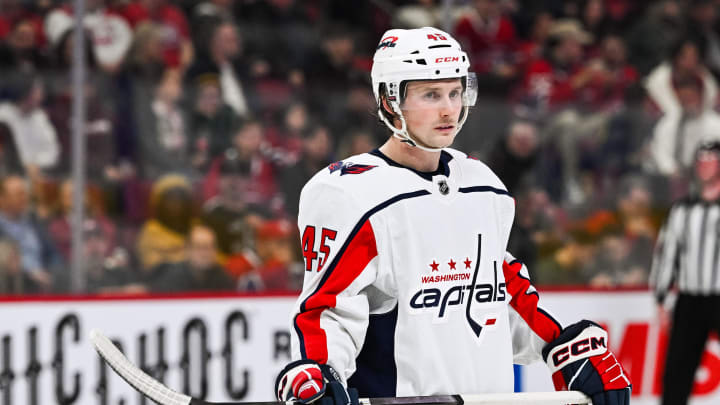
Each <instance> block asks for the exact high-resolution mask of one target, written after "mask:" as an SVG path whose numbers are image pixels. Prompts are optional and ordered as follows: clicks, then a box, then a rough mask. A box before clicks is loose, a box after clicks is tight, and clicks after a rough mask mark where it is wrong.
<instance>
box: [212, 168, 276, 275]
mask: <svg viewBox="0 0 720 405" xmlns="http://www.w3.org/2000/svg"><path fill="white" fill-rule="evenodd" d="M236 176H237V173H236V172H235V171H234V170H232V167H226V168H225V169H224V170H221V171H220V178H219V183H220V184H219V191H218V194H217V195H215V196H214V197H212V198H211V199H209V200H208V201H207V202H206V203H205V204H204V205H203V209H202V216H201V220H202V223H203V224H205V225H207V226H208V227H210V229H212V230H213V232H214V234H215V235H216V237H217V245H218V253H219V261H220V262H221V263H222V264H224V266H225V268H226V269H227V270H228V272H229V273H230V274H231V275H232V276H233V277H234V278H236V279H237V278H239V277H241V276H243V275H244V274H245V273H247V272H248V271H250V270H251V269H252V268H253V267H254V266H256V265H257V263H258V260H257V257H256V254H255V251H254V249H255V229H256V228H257V227H258V226H259V225H260V224H261V223H262V222H263V221H264V219H263V216H262V215H260V214H258V213H256V212H253V211H252V210H251V209H250V208H249V207H248V206H247V204H246V203H245V201H244V199H243V195H242V194H243V190H242V189H241V188H238V187H236V183H237V182H236Z"/></svg>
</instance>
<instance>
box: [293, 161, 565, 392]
mask: <svg viewBox="0 0 720 405" xmlns="http://www.w3.org/2000/svg"><path fill="white" fill-rule="evenodd" d="M514 211H515V203H514V200H513V198H512V197H511V196H510V195H509V194H508V192H507V190H506V189H505V187H504V185H503V184H502V182H501V181H500V180H499V179H498V177H497V176H496V175H495V174H494V173H493V172H492V171H491V170H490V169H489V168H488V167H487V166H486V165H484V164H483V163H481V162H479V161H477V160H474V159H471V158H468V157H467V156H466V155H465V154H463V153H462V152H459V151H456V150H453V149H445V150H443V152H442V153H441V159H440V167H439V168H438V170H437V171H436V172H434V173H421V172H417V171H415V170H413V169H410V168H407V167H404V166H401V165H399V164H398V163H396V162H394V161H392V160H390V159H389V158H388V157H386V156H385V155H383V154H382V153H381V152H380V151H379V150H375V151H373V152H371V153H366V154H362V155H357V156H353V157H350V158H348V159H345V160H343V161H340V162H336V163H333V164H331V165H330V166H328V167H327V168H325V169H323V170H322V171H320V172H319V173H317V174H316V175H315V176H314V177H313V178H312V179H311V180H310V181H309V182H308V183H307V184H306V185H305V187H304V189H303V191H302V194H301V197H300V213H299V218H298V225H299V228H300V234H301V242H302V248H303V255H304V258H305V270H306V274H305V280H304V287H303V292H302V294H301V296H300V298H299V300H298V302H297V304H296V307H295V311H294V313H293V315H292V330H293V332H294V333H293V334H292V348H293V358H294V359H300V358H306V359H312V360H315V361H317V362H319V363H321V364H322V363H327V364H329V365H331V366H332V367H333V368H335V370H337V371H338V373H339V374H340V376H341V378H344V379H345V380H346V381H347V382H348V385H349V386H351V387H355V388H358V390H359V391H360V395H361V396H371V397H382V396H415V395H435V394H471V393H488V392H512V390H513V362H514V363H519V364H527V363H530V362H533V361H536V360H539V359H541V354H540V352H541V349H542V347H543V346H544V345H545V343H546V342H548V341H550V340H553V339H554V338H555V337H557V336H558V335H559V333H560V330H561V327H560V325H559V324H558V323H557V322H556V321H555V320H554V319H553V318H552V317H551V316H549V315H548V314H547V313H546V312H545V311H543V310H541V309H540V308H539V307H538V305H537V304H538V295H537V293H536V292H535V290H534V288H533V287H532V286H531V284H530V281H529V279H528V275H527V270H526V269H525V268H524V266H523V265H522V264H521V263H519V262H517V261H515V260H514V258H512V256H510V255H509V254H507V253H506V251H505V249H506V245H507V241H508V237H509V234H510V228H511V225H512V222H513V216H514Z"/></svg>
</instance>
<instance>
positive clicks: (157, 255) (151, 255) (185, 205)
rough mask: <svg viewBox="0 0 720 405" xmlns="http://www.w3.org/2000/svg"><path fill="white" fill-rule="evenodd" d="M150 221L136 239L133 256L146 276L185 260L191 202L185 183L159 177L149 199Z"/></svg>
mask: <svg viewBox="0 0 720 405" xmlns="http://www.w3.org/2000/svg"><path fill="white" fill-rule="evenodd" d="M150 210H151V218H150V219H149V220H148V221H146V222H145V224H143V226H142V229H141V230H140V234H139V235H138V238H137V255H138V259H139V260H140V266H141V268H142V270H143V272H144V277H146V276H147V275H148V274H149V273H148V272H149V271H150V270H151V269H152V268H153V267H155V266H156V265H157V264H160V263H174V262H180V261H183V260H185V258H186V251H185V242H186V240H187V235H188V233H189V231H190V224H191V221H192V218H193V201H192V193H191V189H190V185H189V183H188V181H187V180H186V179H185V178H184V177H181V176H178V175H165V176H163V177H161V178H159V179H158V180H157V181H156V182H155V183H154V184H153V188H152V194H151V196H150Z"/></svg>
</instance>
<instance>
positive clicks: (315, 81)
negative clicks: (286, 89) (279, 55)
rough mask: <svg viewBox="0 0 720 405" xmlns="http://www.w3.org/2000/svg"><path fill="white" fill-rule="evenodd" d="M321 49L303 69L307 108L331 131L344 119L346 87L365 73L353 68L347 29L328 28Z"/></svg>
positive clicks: (352, 47)
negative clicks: (321, 118) (321, 119)
mask: <svg viewBox="0 0 720 405" xmlns="http://www.w3.org/2000/svg"><path fill="white" fill-rule="evenodd" d="M320 45H321V49H319V50H317V51H316V52H315V53H313V54H312V56H310V57H309V58H308V64H307V65H306V66H305V68H304V71H305V74H306V78H307V80H306V85H305V87H306V89H307V91H308V97H307V100H308V103H309V104H308V106H309V107H310V111H311V113H312V115H314V116H318V117H323V120H324V121H325V122H326V123H327V124H328V125H329V126H330V127H332V128H337V127H341V126H342V124H343V122H344V119H345V113H346V111H345V106H346V101H347V97H348V90H347V87H348V83H354V82H355V81H356V80H357V79H358V78H360V77H365V75H366V74H367V73H366V72H362V71H361V70H360V69H358V66H356V65H355V63H356V59H355V58H356V55H355V37H354V35H353V33H352V32H351V31H350V29H349V28H348V27H347V26H344V25H339V24H335V25H331V26H329V27H328V28H327V29H325V30H324V32H323V36H322V38H321V42H320Z"/></svg>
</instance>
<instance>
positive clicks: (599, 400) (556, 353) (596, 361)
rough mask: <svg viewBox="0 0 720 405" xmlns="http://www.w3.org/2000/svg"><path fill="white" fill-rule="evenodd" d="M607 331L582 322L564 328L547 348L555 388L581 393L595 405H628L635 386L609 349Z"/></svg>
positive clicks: (586, 321) (544, 349)
mask: <svg viewBox="0 0 720 405" xmlns="http://www.w3.org/2000/svg"><path fill="white" fill-rule="evenodd" d="M607 341H608V336H607V331H605V329H603V328H602V327H600V325H598V324H596V323H595V322H591V321H588V320H582V321H580V322H578V323H574V324H572V325H570V326H568V327H567V328H565V329H563V331H562V333H560V336H558V337H557V339H555V340H553V341H552V342H550V343H548V344H547V345H545V347H544V348H543V350H542V355H543V359H544V360H545V362H547V364H548V367H550V372H551V373H552V379H553V383H554V384H555V389H556V390H558V391H560V390H578V391H581V392H582V393H584V394H585V395H587V396H589V397H590V399H592V403H593V405H628V404H629V403H630V392H631V391H632V383H631V382H630V377H629V376H628V373H627V372H626V371H625V369H623V366H622V365H621V364H620V362H618V361H617V359H616V358H615V355H614V354H612V353H611V352H610V351H609V350H608V348H607Z"/></svg>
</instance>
